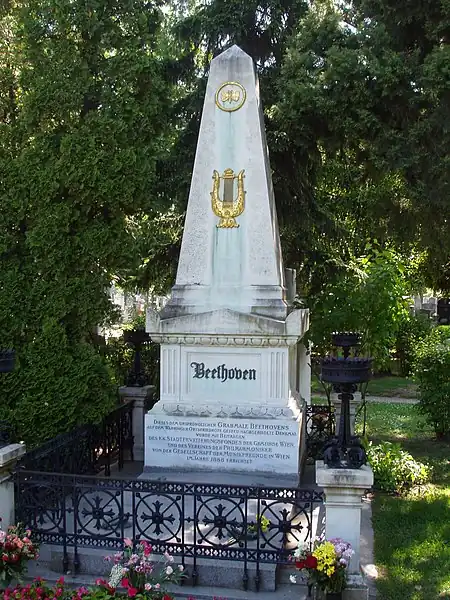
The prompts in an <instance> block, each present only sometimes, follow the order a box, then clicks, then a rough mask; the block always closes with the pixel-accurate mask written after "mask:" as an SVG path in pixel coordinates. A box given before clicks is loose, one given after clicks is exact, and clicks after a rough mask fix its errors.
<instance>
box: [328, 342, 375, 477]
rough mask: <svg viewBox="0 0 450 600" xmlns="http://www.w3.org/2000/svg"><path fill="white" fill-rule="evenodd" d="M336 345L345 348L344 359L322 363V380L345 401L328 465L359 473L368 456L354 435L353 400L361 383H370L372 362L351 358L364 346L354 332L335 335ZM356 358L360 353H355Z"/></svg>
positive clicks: (343, 349)
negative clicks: (351, 410) (351, 423)
mask: <svg viewBox="0 0 450 600" xmlns="http://www.w3.org/2000/svg"><path fill="white" fill-rule="evenodd" d="M332 339H333V344H334V345H335V346H339V347H340V348H342V354H343V356H327V357H326V358H324V359H323V360H322V372H321V377H322V380H323V381H325V382H327V383H331V384H333V389H334V391H335V392H337V393H338V398H339V399H340V400H341V418H340V423H339V434H338V435H337V436H335V437H333V438H331V439H330V440H329V441H328V442H327V444H326V445H325V448H324V451H323V456H324V462H325V464H326V465H328V466H329V467H334V468H346V469H349V468H350V469H359V468H360V467H361V466H362V465H364V464H365V463H366V462H367V456H366V452H365V450H364V447H363V446H362V444H361V441H360V439H359V438H358V437H357V436H354V435H351V432H350V400H353V394H354V393H355V392H356V390H357V387H358V385H357V384H358V383H362V382H364V381H368V380H369V379H370V373H371V366H372V359H371V358H360V357H358V356H350V354H351V349H352V348H358V347H359V345H360V335H359V334H358V333H353V332H344V333H334V334H333V338H332ZM354 354H356V352H354Z"/></svg>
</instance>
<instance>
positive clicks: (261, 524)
mask: <svg viewBox="0 0 450 600" xmlns="http://www.w3.org/2000/svg"><path fill="white" fill-rule="evenodd" d="M270 525H271V523H270V520H269V519H268V518H267V517H264V516H260V515H257V516H256V522H255V523H248V524H247V528H246V529H244V528H243V527H242V525H234V524H233V523H231V524H230V525H229V529H230V532H231V533H232V535H233V538H231V540H230V542H231V543H233V542H234V541H238V542H242V541H244V540H247V541H252V540H257V539H258V536H259V534H260V533H266V532H267V531H269V529H270Z"/></svg>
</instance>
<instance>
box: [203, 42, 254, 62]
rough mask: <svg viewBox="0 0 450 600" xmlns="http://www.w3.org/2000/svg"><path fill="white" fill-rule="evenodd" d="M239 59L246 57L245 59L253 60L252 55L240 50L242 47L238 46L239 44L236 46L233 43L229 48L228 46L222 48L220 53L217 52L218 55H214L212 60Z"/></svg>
mask: <svg viewBox="0 0 450 600" xmlns="http://www.w3.org/2000/svg"><path fill="white" fill-rule="evenodd" d="M239 59H246V60H250V61H252V62H253V60H252V57H251V56H250V55H249V54H247V53H246V52H244V51H243V50H242V48H239V46H236V44H234V45H233V46H231V47H230V48H228V49H227V50H224V51H223V52H222V53H221V54H219V55H218V56H216V57H215V58H214V59H213V60H212V62H213V63H214V62H216V61H217V62H222V61H232V60H239Z"/></svg>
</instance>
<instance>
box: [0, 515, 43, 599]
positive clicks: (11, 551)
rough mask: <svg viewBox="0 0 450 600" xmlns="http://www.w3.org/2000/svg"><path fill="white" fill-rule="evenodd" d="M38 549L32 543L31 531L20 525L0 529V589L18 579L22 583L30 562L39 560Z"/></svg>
mask: <svg viewBox="0 0 450 600" xmlns="http://www.w3.org/2000/svg"><path fill="white" fill-rule="evenodd" d="M0 521H1V519H0ZM38 556H39V555H38V547H37V545H36V544H35V543H34V542H32V541H31V531H30V530H29V529H24V528H23V527H22V525H21V524H20V523H19V524H18V525H10V526H9V527H8V529H7V530H6V531H3V530H2V529H0V589H1V588H3V589H5V588H7V587H8V585H9V584H10V583H11V581H13V580H14V579H16V580H17V581H21V580H22V578H23V576H24V575H25V572H26V570H27V563H28V561H29V560H34V559H36V558H38Z"/></svg>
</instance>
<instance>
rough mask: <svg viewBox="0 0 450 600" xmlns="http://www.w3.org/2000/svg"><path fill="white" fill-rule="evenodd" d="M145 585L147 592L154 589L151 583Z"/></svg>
mask: <svg viewBox="0 0 450 600" xmlns="http://www.w3.org/2000/svg"><path fill="white" fill-rule="evenodd" d="M144 587H145V589H146V590H147V592H149V591H150V590H151V589H152V584H151V583H146V584H145V586H144Z"/></svg>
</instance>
